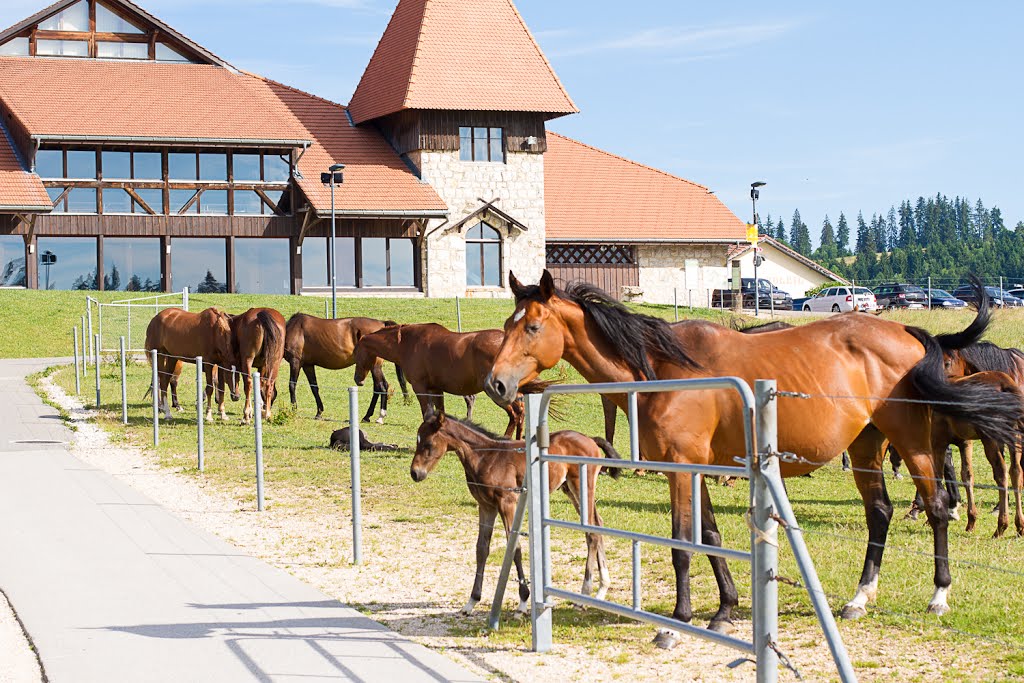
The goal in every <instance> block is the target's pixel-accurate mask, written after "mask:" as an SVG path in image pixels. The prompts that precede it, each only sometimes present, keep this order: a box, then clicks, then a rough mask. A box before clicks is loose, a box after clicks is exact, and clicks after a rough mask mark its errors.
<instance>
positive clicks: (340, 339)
mask: <svg viewBox="0 0 1024 683" xmlns="http://www.w3.org/2000/svg"><path fill="white" fill-rule="evenodd" d="M397 324H398V323H396V322H394V321H392V320H384V321H381V320H374V319H372V318H338V319H337V320H328V319H324V318H317V317H316V316H312V315H306V314H305V313H296V314H295V315H293V316H292V317H291V318H289V320H288V325H287V327H286V328H285V338H284V359H285V360H286V361H287V362H288V366H289V368H290V369H291V374H290V376H289V378H288V392H289V393H290V394H291V399H292V405H293V406H294V405H296V400H295V384H296V382H298V379H299V370H302V371H303V372H305V374H306V379H307V380H308V381H309V388H310V389H311V390H312V392H313V398H315V399H316V417H315V419H317V420H319V419H320V418H321V416H323V414H324V402H323V401H321V400H320V386H319V385H318V384H317V381H316V369H317V367H321V368H325V369H327V370H343V369H344V368H347V367H349V366H350V365H354V364H355V362H356V359H355V350H356V344H358V343H359V340H360V339H362V338H363V337H365V336H366V335H368V334H373V333H374V332H376V331H377V330H380V329H382V328H384V327H394V326H395V325H397ZM395 371H396V373H397V374H398V383H399V384H400V385H401V387H402V393H403V394H404V395H405V396H406V397H408V395H409V391H408V389H407V387H406V384H405V376H404V375H403V374H402V368H401V366H396V367H395ZM371 375H372V376H373V400H372V401H371V402H370V409H369V410H367V411H366V415H364V416H363V422H369V421H370V417H371V416H372V415H373V411H374V410H375V409H376V408H377V399H378V398H379V399H380V417H379V418H378V419H377V422H378V423H380V424H384V418H385V417H386V416H387V414H388V391H389V390H390V387H389V386H388V381H387V380H386V379H384V364H383V361H378V362H377V363H375V364H374V366H373V370H371Z"/></svg>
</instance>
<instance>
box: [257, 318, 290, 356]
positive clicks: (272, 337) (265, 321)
mask: <svg viewBox="0 0 1024 683" xmlns="http://www.w3.org/2000/svg"><path fill="white" fill-rule="evenodd" d="M256 321H257V322H258V323H259V324H260V327H262V328H263V354H264V356H265V357H267V358H271V357H273V355H274V354H272V353H268V352H269V351H271V350H272V349H278V348H281V349H282V350H283V347H284V339H283V338H282V337H281V328H280V327H278V326H277V323H276V322H274V318H273V317H272V316H271V315H270V313H269V312H268V311H260V312H259V313H257V314H256Z"/></svg>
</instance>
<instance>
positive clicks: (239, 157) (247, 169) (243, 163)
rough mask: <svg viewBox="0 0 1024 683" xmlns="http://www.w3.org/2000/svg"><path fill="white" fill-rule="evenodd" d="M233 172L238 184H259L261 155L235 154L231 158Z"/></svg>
mask: <svg viewBox="0 0 1024 683" xmlns="http://www.w3.org/2000/svg"><path fill="white" fill-rule="evenodd" d="M231 163H232V171H233V174H234V178H235V181H236V182H258V181H259V180H260V155H259V154H257V153H255V152H252V153H250V152H246V153H235V154H233V155H232V158H231Z"/></svg>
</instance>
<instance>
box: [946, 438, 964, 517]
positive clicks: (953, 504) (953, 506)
mask: <svg viewBox="0 0 1024 683" xmlns="http://www.w3.org/2000/svg"><path fill="white" fill-rule="evenodd" d="M942 484H943V488H945V489H946V495H947V496H949V518H950V519H954V520H959V519H960V502H961V498H960V482H959V481H958V480H957V478H956V468H955V467H954V466H953V447H952V446H947V447H946V452H945V455H944V456H943V460H942Z"/></svg>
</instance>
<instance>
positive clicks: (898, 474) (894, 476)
mask: <svg viewBox="0 0 1024 683" xmlns="http://www.w3.org/2000/svg"><path fill="white" fill-rule="evenodd" d="M902 478H903V475H902V474H900V473H899V472H897V473H896V474H894V475H893V479H902Z"/></svg>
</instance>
